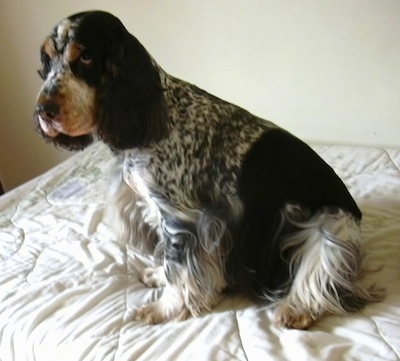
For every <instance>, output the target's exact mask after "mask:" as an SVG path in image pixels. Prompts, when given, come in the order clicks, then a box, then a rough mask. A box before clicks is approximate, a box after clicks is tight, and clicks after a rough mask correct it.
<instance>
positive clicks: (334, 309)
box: [275, 209, 382, 329]
mask: <svg viewBox="0 0 400 361" xmlns="http://www.w3.org/2000/svg"><path fill="white" fill-rule="evenodd" d="M299 226H300V228H301V230H300V231H298V232H296V233H295V234H293V235H291V236H289V238H287V239H286V240H285V241H284V243H283V249H282V251H284V252H288V254H289V255H290V256H289V258H290V268H291V277H292V285H291V287H290V290H289V292H288V294H287V295H286V296H285V297H284V298H283V299H282V300H280V301H278V303H277V305H276V309H275V322H276V324H277V325H279V326H283V327H288V328H299V329H304V328H308V327H309V326H311V325H312V324H313V323H314V322H315V321H317V320H319V319H320V318H321V317H322V316H324V315H325V314H343V313H345V312H347V311H355V310H358V309H361V308H362V307H364V306H365V305H366V304H367V303H368V302H374V301H375V302H376V301H379V300H380V299H381V298H382V293H381V291H379V290H374V289H373V288H371V289H368V288H366V287H364V286H363V285H362V284H361V283H360V281H359V276H360V269H361V263H362V254H361V244H360V243H361V242H360V226H359V221H357V220H355V219H354V217H353V216H351V215H350V214H349V213H347V212H344V211H342V210H340V209H338V210H336V211H335V210H331V209H323V210H322V211H321V212H319V213H317V214H316V215H315V216H314V217H312V218H311V219H310V221H308V222H306V223H303V224H302V225H299Z"/></svg>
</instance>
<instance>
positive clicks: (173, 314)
mask: <svg viewBox="0 0 400 361" xmlns="http://www.w3.org/2000/svg"><path fill="white" fill-rule="evenodd" d="M188 316H189V311H188V310H187V309H186V308H180V309H167V308H166V307H165V305H163V304H162V302H160V301H157V302H152V303H149V304H147V305H144V306H142V307H140V308H139V309H138V310H137V311H136V314H135V320H136V321H141V322H143V323H145V324H147V325H156V324H159V323H164V322H168V321H183V320H185V319H186V318H187V317H188Z"/></svg>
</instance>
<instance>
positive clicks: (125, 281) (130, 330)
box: [0, 144, 400, 361]
mask: <svg viewBox="0 0 400 361" xmlns="http://www.w3.org/2000/svg"><path fill="white" fill-rule="evenodd" d="M315 149H316V151H317V152H318V153H319V154H320V155H321V156H322V157H323V158H324V159H325V160H326V161H327V162H328V163H329V164H331V165H332V166H333V167H334V168H335V170H336V171H337V173H338V174H339V176H341V177H342V179H343V180H344V181H345V183H346V184H347V185H348V187H349V189H350V192H351V193H352V194H353V196H354V197H355V199H356V200H357V202H358V204H359V206H360V208H361V210H362V212H363V223H362V226H363V236H364V243H365V251H366V255H367V258H366V260H367V261H368V265H369V267H370V268H372V269H376V270H377V271H376V272H372V273H367V274H366V277H365V281H366V282H368V283H371V282H375V283H376V285H377V286H379V287H381V286H384V287H385V288H386V291H387V296H386V298H385V300H384V301H383V302H381V303H377V304H371V305H368V306H367V307H366V308H365V309H363V310H362V311H360V312H358V313H354V314H349V315H346V316H343V317H339V316H328V317H325V318H324V319H323V320H321V321H320V322H318V323H317V324H316V325H315V326H313V327H312V328H311V329H310V330H307V331H298V330H287V329H279V328H276V327H275V326H274V325H273V324H272V323H271V314H270V310H269V308H268V306H267V305H265V306H260V305H255V304H253V303H251V302H250V301H248V300H246V299H244V298H242V297H240V296H236V297H228V298H225V299H224V300H223V301H222V302H221V303H220V304H219V305H218V307H217V308H216V309H215V310H214V311H213V312H212V313H210V314H205V315H204V316H202V317H199V318H191V319H188V320H187V321H183V322H179V323H168V324H162V325H157V326H147V325H143V324H141V323H139V322H136V321H134V319H133V314H134V312H135V310H136V308H137V307H138V306H140V305H142V304H143V303H146V302H149V301H151V300H154V299H156V298H157V297H158V296H159V295H160V293H161V292H162V290H159V289H147V288H145V286H144V285H143V284H141V283H140V281H139V280H138V270H139V269H141V268H142V267H143V266H144V265H146V264H151V260H150V259H149V258H147V257H145V256H143V255H140V254H138V253H135V252H134V251H133V250H132V249H129V248H127V247H126V246H125V245H124V244H123V242H118V241H117V240H116V239H115V238H114V236H113V234H112V233H111V232H110V229H109V227H108V226H107V225H106V224H105V223H104V221H103V217H102V216H103V211H104V197H103V191H104V189H105V184H106V179H107V168H108V167H109V165H110V163H111V162H112V155H111V153H110V152H109V151H108V150H107V148H106V147H105V146H104V145H102V144H95V145H93V146H91V147H90V148H88V149H87V150H86V151H84V152H82V153H79V154H77V155H76V156H74V157H73V158H71V159H69V160H68V161H67V162H65V163H63V164H61V165H60V166H58V167H56V168H55V169H53V170H51V171H50V172H48V173H46V174H44V175H43V176H41V177H39V178H37V179H35V180H33V181H31V182H29V183H27V184H26V185H24V186H22V187H20V188H18V189H16V190H14V191H12V192H10V193H9V194H6V195H5V196H3V197H1V198H0V360H1V361H14V360H15V361H25V360H36V361H42V360H57V361H61V360H68V361H75V360H82V361H89V360H105V361H106V360H113V361H123V360H124V361H127V360H174V361H176V360H207V361H208V360H218V361H220V360H221V361H223V360H254V361H259V360H296V361H298V360H309V361H311V360H400V170H399V168H400V151H399V150H385V149H376V148H358V147H342V146H318V147H315Z"/></svg>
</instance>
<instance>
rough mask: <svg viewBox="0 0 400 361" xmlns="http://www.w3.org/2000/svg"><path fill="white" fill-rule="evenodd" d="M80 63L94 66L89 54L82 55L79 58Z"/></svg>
mask: <svg viewBox="0 0 400 361" xmlns="http://www.w3.org/2000/svg"><path fill="white" fill-rule="evenodd" d="M79 61H80V62H81V63H82V64H85V65H90V64H92V62H93V59H92V57H91V56H90V55H89V54H88V53H82V55H81V57H80V58H79Z"/></svg>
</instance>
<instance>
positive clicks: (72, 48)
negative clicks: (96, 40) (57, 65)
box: [64, 41, 83, 63]
mask: <svg viewBox="0 0 400 361" xmlns="http://www.w3.org/2000/svg"><path fill="white" fill-rule="evenodd" d="M82 51H83V46H82V45H80V44H78V43H76V42H74V41H71V42H69V43H68V44H67V46H66V48H65V52H64V61H65V62H68V63H71V62H74V61H76V60H78V59H79V57H80V56H81V54H82Z"/></svg>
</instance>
